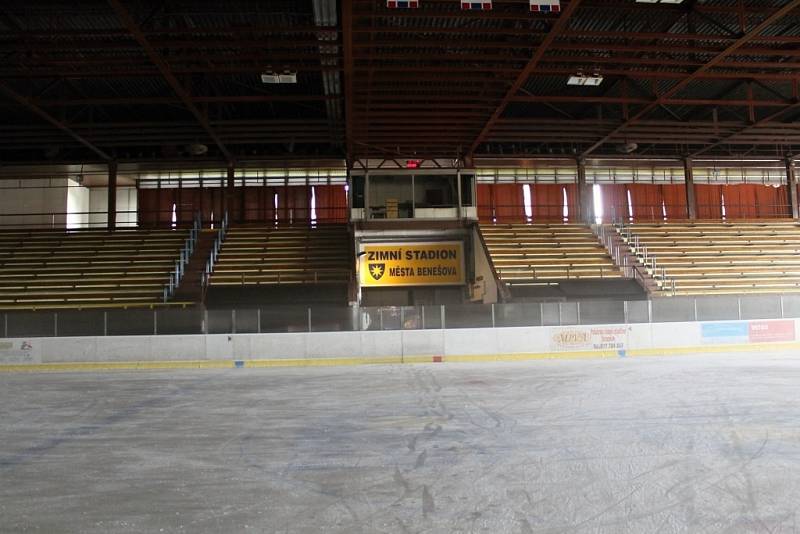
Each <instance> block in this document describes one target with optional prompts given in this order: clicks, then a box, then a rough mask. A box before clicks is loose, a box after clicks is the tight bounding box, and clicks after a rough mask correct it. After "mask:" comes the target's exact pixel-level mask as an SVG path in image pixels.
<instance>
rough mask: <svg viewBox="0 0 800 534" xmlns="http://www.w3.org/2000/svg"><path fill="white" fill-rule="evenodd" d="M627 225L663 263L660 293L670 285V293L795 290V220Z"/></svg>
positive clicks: (799, 278) (799, 268)
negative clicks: (665, 279)
mask: <svg viewBox="0 0 800 534" xmlns="http://www.w3.org/2000/svg"><path fill="white" fill-rule="evenodd" d="M631 231H632V234H633V235H635V236H636V239H637V241H636V242H638V243H639V246H640V247H647V252H648V256H652V257H654V258H656V263H657V269H659V270H660V269H664V271H665V273H666V276H667V278H668V281H665V282H663V283H662V286H663V288H664V290H665V291H664V293H665V294H670V295H671V294H672V288H673V287H674V294H675V295H709V294H737V293H775V292H798V291H800V225H798V224H797V223H795V222H792V221H758V222H741V223H739V222H716V223H715V222H709V221H704V222H700V223H697V224H693V223H667V224H634V225H632V226H631ZM632 240H633V239H632ZM629 244H631V243H629Z"/></svg>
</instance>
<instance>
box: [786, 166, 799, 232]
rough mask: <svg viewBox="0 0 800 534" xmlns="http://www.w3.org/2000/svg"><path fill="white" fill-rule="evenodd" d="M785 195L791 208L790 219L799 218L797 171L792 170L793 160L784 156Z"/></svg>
mask: <svg viewBox="0 0 800 534" xmlns="http://www.w3.org/2000/svg"><path fill="white" fill-rule="evenodd" d="M786 196H787V197H788V199H789V206H791V208H792V219H797V218H800V208H798V202H797V173H796V172H795V170H794V160H793V159H792V158H791V156H790V157H787V158H786Z"/></svg>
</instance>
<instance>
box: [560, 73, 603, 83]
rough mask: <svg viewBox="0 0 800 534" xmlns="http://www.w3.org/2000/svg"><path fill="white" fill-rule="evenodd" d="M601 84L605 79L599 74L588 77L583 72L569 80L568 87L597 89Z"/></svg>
mask: <svg viewBox="0 0 800 534" xmlns="http://www.w3.org/2000/svg"><path fill="white" fill-rule="evenodd" d="M601 83H603V77H602V76H601V75H600V73H597V72H595V73H594V74H593V75H592V76H586V75H584V74H583V73H582V72H578V74H575V75H574V76H570V77H569V78H568V79H567V85H591V86H594V87H597V86H598V85H600V84H601Z"/></svg>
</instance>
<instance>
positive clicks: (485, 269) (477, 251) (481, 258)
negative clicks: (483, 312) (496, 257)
mask: <svg viewBox="0 0 800 534" xmlns="http://www.w3.org/2000/svg"><path fill="white" fill-rule="evenodd" d="M472 250H473V255H474V256H475V280H476V283H478V284H482V285H483V291H484V294H483V300H482V302H483V303H484V304H494V303H496V302H497V292H498V288H497V280H496V279H495V277H494V273H493V272H492V267H491V265H490V264H489V258H488V256H487V255H486V250H485V249H484V248H483V245H482V244H481V236H480V235H478V226H477V225H475V226H474V227H473V229H472ZM478 279H482V280H480V281H478Z"/></svg>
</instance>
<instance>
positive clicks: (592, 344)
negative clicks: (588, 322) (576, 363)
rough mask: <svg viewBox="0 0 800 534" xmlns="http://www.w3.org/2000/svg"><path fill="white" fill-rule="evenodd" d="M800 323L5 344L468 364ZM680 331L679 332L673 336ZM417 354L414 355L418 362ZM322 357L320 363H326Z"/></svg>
mask: <svg viewBox="0 0 800 534" xmlns="http://www.w3.org/2000/svg"><path fill="white" fill-rule="evenodd" d="M798 322H800V319H776V320H754V321H713V322H688V323H648V324H630V325H593V326H565V327H546V326H545V327H520V328H494V329H492V328H474V329H452V330H402V331H385V332H380V331H379V332H326V333H289V334H233V335H206V336H203V335H189V336H118V337H70V338H31V339H4V340H0V364H2V365H10V364H41V363H44V364H47V363H66V362H132V361H145V362H153V361H184V360H227V361H230V360H245V361H247V360H292V359H298V360H324V359H336V358H343V359H350V360H352V359H366V360H377V361H387V359H390V360H389V361H395V362H397V363H399V362H401V361H432V358H434V357H435V358H436V359H441V360H442V361H448V360H450V361H459V360H462V361H469V360H481V359H525V358H536V357H543V358H553V357H568V358H573V357H638V356H656V355H666V354H676V353H677V354H681V353H707V352H728V351H753V352H755V351H763V350H787V349H796V348H798V347H800V344H798V343H797V341H796V332H797V329H798V326H799V325H798ZM676 332H680V335H676ZM415 358H416V359H415ZM320 363H324V362H322V361H320Z"/></svg>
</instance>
